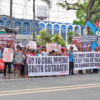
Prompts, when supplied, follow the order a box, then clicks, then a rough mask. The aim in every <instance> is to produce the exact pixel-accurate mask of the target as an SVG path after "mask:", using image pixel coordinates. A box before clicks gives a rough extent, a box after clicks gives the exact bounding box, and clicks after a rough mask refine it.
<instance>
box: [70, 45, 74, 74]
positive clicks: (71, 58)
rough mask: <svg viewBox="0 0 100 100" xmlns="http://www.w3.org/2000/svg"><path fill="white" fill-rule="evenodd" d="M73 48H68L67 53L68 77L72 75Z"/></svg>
mask: <svg viewBox="0 0 100 100" xmlns="http://www.w3.org/2000/svg"><path fill="white" fill-rule="evenodd" d="M73 49H74V48H73V47H72V46H71V47H70V51H69V75H74V63H73V58H74V55H73Z"/></svg>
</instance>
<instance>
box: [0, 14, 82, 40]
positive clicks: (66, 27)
mask: <svg viewBox="0 0 100 100" xmlns="http://www.w3.org/2000/svg"><path fill="white" fill-rule="evenodd" d="M9 20H10V18H9V17H8V16H0V26H4V27H6V28H9V27H10V21H9ZM35 27H36V33H37V35H39V32H40V30H41V29H43V28H44V29H45V30H46V32H47V33H48V34H50V35H52V34H56V33H57V34H59V35H60V36H62V38H63V39H64V41H66V38H67V33H68V32H70V31H73V32H74V34H77V35H82V34H83V33H82V32H83V28H82V27H81V26H80V25H74V24H70V23H59V22H58V23H57V22H46V21H36V24H35ZM13 28H17V29H18V34H24V35H28V34H31V33H32V32H33V21H32V20H27V19H17V18H13Z"/></svg>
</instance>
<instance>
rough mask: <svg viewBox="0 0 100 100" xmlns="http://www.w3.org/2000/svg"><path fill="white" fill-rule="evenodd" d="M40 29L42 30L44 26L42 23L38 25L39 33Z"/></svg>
mask: <svg viewBox="0 0 100 100" xmlns="http://www.w3.org/2000/svg"><path fill="white" fill-rule="evenodd" d="M42 29H44V24H43V23H41V24H39V31H41V30H42Z"/></svg>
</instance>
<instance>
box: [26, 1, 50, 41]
mask: <svg viewBox="0 0 100 100" xmlns="http://www.w3.org/2000/svg"><path fill="white" fill-rule="evenodd" d="M28 1H30V0H28ZM41 1H43V2H45V3H46V4H47V5H48V7H49V9H50V8H51V1H50V0H41ZM33 40H35V0H33Z"/></svg>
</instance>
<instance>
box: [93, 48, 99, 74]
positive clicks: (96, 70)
mask: <svg viewBox="0 0 100 100" xmlns="http://www.w3.org/2000/svg"><path fill="white" fill-rule="evenodd" d="M95 52H98V47H96V48H95ZM93 73H96V74H97V73H98V69H93Z"/></svg>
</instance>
